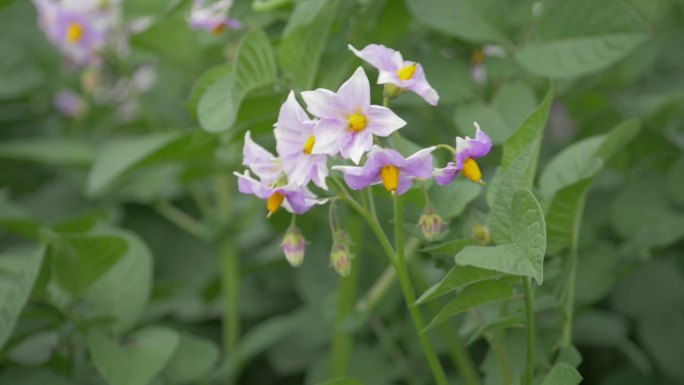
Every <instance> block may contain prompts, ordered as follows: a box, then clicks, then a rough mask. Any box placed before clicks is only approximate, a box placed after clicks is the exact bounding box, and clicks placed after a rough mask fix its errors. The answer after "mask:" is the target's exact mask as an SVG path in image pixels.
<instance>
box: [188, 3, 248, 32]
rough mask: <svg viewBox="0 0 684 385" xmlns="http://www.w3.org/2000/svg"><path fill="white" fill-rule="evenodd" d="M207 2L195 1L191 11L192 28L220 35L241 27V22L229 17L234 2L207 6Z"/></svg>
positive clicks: (190, 21)
mask: <svg viewBox="0 0 684 385" xmlns="http://www.w3.org/2000/svg"><path fill="white" fill-rule="evenodd" d="M205 2H206V1H205V0H195V2H194V3H193V5H192V10H191V11H190V19H189V20H188V22H189V23H190V27H191V28H193V29H203V30H207V31H209V32H211V33H213V34H214V35H220V34H221V33H223V31H224V30H225V29H226V27H228V28H233V29H237V28H240V27H241V24H240V22H239V21H237V20H235V19H231V18H230V17H228V11H229V10H230V8H231V7H232V6H233V0H218V1H215V2H213V3H211V4H208V5H207V4H205Z"/></svg>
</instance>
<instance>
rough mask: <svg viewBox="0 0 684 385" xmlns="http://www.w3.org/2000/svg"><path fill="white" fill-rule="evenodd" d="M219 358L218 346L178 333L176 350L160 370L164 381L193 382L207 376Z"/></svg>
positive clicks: (168, 382)
mask: <svg viewBox="0 0 684 385" xmlns="http://www.w3.org/2000/svg"><path fill="white" fill-rule="evenodd" d="M218 358H219V348H218V346H216V344H215V343H214V342H212V341H210V340H207V339H204V338H201V337H197V336H193V335H191V334H188V333H183V334H181V335H180V340H179V341H178V347H177V348H176V352H175V353H174V354H173V356H171V359H170V360H169V363H168V365H166V367H165V368H164V370H163V371H162V376H163V377H164V379H165V381H164V383H167V384H171V385H176V384H178V385H180V384H190V383H195V382H198V381H200V380H202V379H203V378H205V377H206V376H207V374H208V373H209V371H211V369H212V368H213V367H214V365H215V364H216V362H217V361H218Z"/></svg>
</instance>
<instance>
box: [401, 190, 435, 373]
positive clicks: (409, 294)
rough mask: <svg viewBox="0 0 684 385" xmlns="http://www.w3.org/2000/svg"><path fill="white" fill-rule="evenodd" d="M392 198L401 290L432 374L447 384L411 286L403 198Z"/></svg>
mask: <svg viewBox="0 0 684 385" xmlns="http://www.w3.org/2000/svg"><path fill="white" fill-rule="evenodd" d="M392 198H393V202H394V244H395V248H396V263H395V268H396V270H397V277H398V278H399V284H400V285H401V290H402V292H403V293H404V299H406V306H407V307H408V309H409V312H410V313H411V319H412V320H413V326H414V328H415V329H416V333H418V337H419V338H420V343H421V345H423V351H424V352H425V357H426V358H427V360H428V364H429V365H430V369H431V370H432V375H433V376H434V377H435V381H437V384H439V385H447V384H448V382H447V378H446V375H445V374H444V369H443V368H442V365H441V364H440V362H439V359H438V357H437V354H436V353H435V350H434V348H433V347H432V343H431V342H430V339H429V338H428V336H427V334H425V333H423V332H422V331H423V329H425V322H424V321H423V315H422V314H421V313H420V310H419V309H418V307H416V305H415V303H416V294H415V292H414V291H413V287H412V286H411V279H410V278H409V272H408V268H407V266H406V258H405V256H404V229H403V224H404V214H403V208H402V204H401V198H400V197H399V196H398V195H393V196H392Z"/></svg>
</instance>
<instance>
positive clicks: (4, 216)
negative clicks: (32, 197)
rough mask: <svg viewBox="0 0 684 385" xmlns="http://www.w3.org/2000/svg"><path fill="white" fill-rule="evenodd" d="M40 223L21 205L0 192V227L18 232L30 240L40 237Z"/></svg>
mask: <svg viewBox="0 0 684 385" xmlns="http://www.w3.org/2000/svg"><path fill="white" fill-rule="evenodd" d="M40 226H41V224H40V223H39V222H38V221H36V220H35V219H33V218H32V217H31V215H30V214H29V213H27V212H26V211H25V210H23V209H22V208H21V207H19V206H17V205H15V204H14V203H12V202H10V201H8V200H6V198H5V196H4V194H0V229H3V230H6V231H9V232H12V233H16V234H19V235H21V236H24V237H26V238H29V239H31V240H38V239H39V237H40Z"/></svg>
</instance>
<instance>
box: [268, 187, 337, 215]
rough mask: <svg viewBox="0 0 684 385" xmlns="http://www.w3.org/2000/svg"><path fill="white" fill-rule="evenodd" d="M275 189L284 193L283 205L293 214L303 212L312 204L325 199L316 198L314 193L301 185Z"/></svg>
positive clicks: (322, 201) (320, 202) (317, 203)
mask: <svg viewBox="0 0 684 385" xmlns="http://www.w3.org/2000/svg"><path fill="white" fill-rule="evenodd" d="M277 191H278V192H280V193H281V194H283V195H285V202H284V203H283V207H285V209H286V210H287V211H290V212H292V213H295V214H304V213H305V212H307V211H309V209H311V208H312V207H313V206H315V205H319V204H323V203H325V202H326V200H325V199H318V198H317V197H316V195H314V194H313V193H312V192H311V191H309V189H307V188H306V187H303V186H302V187H294V186H290V185H288V186H285V187H281V188H279V189H277Z"/></svg>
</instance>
